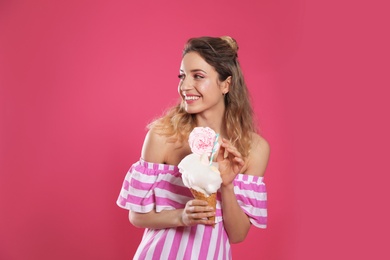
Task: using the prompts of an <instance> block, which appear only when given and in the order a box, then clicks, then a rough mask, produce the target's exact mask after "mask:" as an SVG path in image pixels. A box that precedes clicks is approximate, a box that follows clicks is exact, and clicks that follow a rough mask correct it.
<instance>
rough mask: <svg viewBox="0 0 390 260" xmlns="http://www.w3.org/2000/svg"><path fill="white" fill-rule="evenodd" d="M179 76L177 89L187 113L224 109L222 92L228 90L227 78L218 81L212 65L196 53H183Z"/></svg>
mask: <svg viewBox="0 0 390 260" xmlns="http://www.w3.org/2000/svg"><path fill="white" fill-rule="evenodd" d="M179 78H180V82H179V88H178V91H179V94H180V95H181V97H182V98H183V102H184V104H185V109H186V111H187V112H188V113H190V114H194V113H204V112H206V111H208V112H213V111H220V112H221V111H222V112H223V111H224V108H225V103H224V97H223V94H224V93H226V92H228V87H229V84H228V83H227V82H228V80H225V81H223V82H220V81H219V79H218V73H217V71H216V70H215V69H214V67H212V66H211V65H210V64H208V63H207V62H206V61H205V60H204V59H203V58H202V57H201V56H200V55H199V54H198V53H196V52H189V53H187V54H186V55H184V57H183V59H182V62H181V66H180V74H179ZM229 80H230V79H229Z"/></svg>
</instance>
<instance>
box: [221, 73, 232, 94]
mask: <svg viewBox="0 0 390 260" xmlns="http://www.w3.org/2000/svg"><path fill="white" fill-rule="evenodd" d="M231 82H232V76H229V77H227V78H226V79H225V80H224V81H223V82H222V88H221V91H222V94H223V95H225V94H226V93H228V92H229V90H230V84H231Z"/></svg>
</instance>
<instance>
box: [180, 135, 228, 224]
mask: <svg viewBox="0 0 390 260" xmlns="http://www.w3.org/2000/svg"><path fill="white" fill-rule="evenodd" d="M218 137H219V135H218V134H216V133H215V132H214V130H212V129H211V128H209V127H195V128H194V130H193V131H192V132H191V133H190V136H189V138H188V142H189V144H190V148H191V151H192V153H191V154H189V155H187V156H186V157H184V158H183V160H182V161H181V162H180V163H179V165H178V168H179V171H180V173H181V174H182V179H183V183H184V185H185V186H186V187H188V188H189V189H190V191H191V193H192V195H193V196H194V198H195V199H200V200H204V201H206V202H207V203H208V205H209V206H211V207H213V208H214V209H215V208H216V204H217V190H218V189H219V188H220V187H221V183H222V179H221V175H220V172H219V170H218V163H217V162H213V158H214V156H215V154H216V153H217V151H218V148H219V143H218ZM208 219H209V220H213V221H215V217H214V216H213V217H209V218H208Z"/></svg>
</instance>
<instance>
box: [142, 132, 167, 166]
mask: <svg viewBox="0 0 390 260" xmlns="http://www.w3.org/2000/svg"><path fill="white" fill-rule="evenodd" d="M167 139H168V138H167V137H166V136H164V135H161V134H159V133H157V131H156V130H155V129H154V128H153V127H152V128H151V129H149V131H148V132H147V134H146V136H145V140H144V144H143V146H142V152H141V157H142V159H143V160H145V161H147V162H154V163H164V162H165V154H166V152H165V147H167V145H166V144H167Z"/></svg>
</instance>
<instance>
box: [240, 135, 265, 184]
mask: <svg viewBox="0 0 390 260" xmlns="http://www.w3.org/2000/svg"><path fill="white" fill-rule="evenodd" d="M269 155H270V145H269V143H268V141H267V140H266V139H265V138H264V137H262V136H260V135H258V134H256V133H252V146H251V151H250V153H249V157H248V159H247V163H246V167H245V171H244V173H245V174H250V175H255V176H261V177H262V176H264V173H265V170H266V168H267V164H268V159H269Z"/></svg>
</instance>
